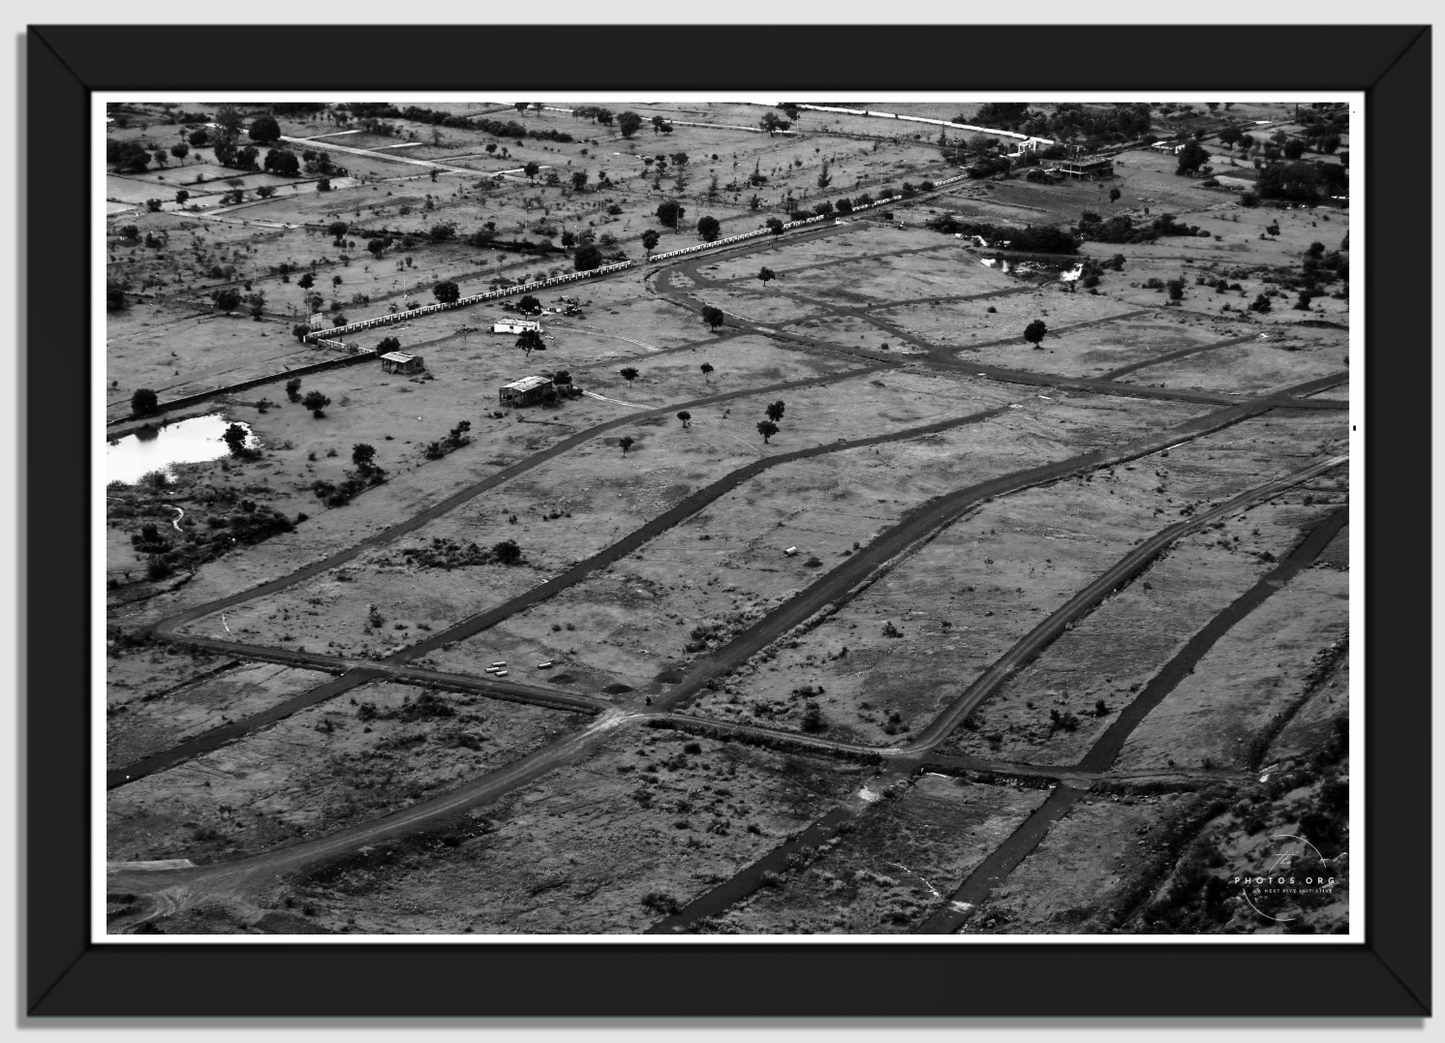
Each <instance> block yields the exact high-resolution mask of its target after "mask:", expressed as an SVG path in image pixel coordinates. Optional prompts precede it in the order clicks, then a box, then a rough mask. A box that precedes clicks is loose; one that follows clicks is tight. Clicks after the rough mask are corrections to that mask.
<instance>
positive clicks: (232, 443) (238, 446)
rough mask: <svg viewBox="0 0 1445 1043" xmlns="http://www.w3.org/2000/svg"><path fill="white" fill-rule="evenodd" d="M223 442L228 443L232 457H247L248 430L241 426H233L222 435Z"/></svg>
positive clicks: (227, 446)
mask: <svg viewBox="0 0 1445 1043" xmlns="http://www.w3.org/2000/svg"><path fill="white" fill-rule="evenodd" d="M221 441H223V442H225V443H226V448H227V449H229V450H230V452H231V455H232V456H238V457H239V456H245V455H246V429H245V428H244V427H242V426H241V425H240V424H232V425H231V426H230V427H228V428H226V432H225V434H223V435H221Z"/></svg>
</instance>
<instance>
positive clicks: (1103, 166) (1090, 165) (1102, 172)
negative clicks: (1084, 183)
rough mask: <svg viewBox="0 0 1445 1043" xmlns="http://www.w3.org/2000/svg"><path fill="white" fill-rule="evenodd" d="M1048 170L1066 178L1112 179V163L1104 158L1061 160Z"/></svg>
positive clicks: (1084, 157)
mask: <svg viewBox="0 0 1445 1043" xmlns="http://www.w3.org/2000/svg"><path fill="white" fill-rule="evenodd" d="M1049 169H1050V170H1055V171H1058V172H1059V173H1060V174H1064V175H1067V176H1068V177H1077V178H1083V179H1086V180H1092V179H1094V178H1099V177H1113V176H1114V161H1113V160H1112V159H1108V158H1105V157H1094V156H1080V157H1078V158H1077V159H1061V160H1059V161H1057V162H1056V163H1055V164H1054V165H1053V166H1051V167H1050V168H1049Z"/></svg>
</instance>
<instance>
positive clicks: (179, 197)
mask: <svg viewBox="0 0 1445 1043" xmlns="http://www.w3.org/2000/svg"><path fill="white" fill-rule="evenodd" d="M190 198H191V194H190V193H189V192H187V191H186V190H185V189H184V188H183V189H180V190H179V191H178V192H176V206H185V205H186V200H187V199H190Z"/></svg>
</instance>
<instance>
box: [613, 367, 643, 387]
mask: <svg viewBox="0 0 1445 1043" xmlns="http://www.w3.org/2000/svg"><path fill="white" fill-rule="evenodd" d="M617 374H618V376H620V377H621V378H622V379H623V380H625V381H627V386H628V387H631V386H632V382H633V381H634V380H636V379H637V378H638V376H639V375H640V374H639V373H638V372H637V370H635V369H633V368H632V367H631V366H628V367H627V368H626V369H622V370H618V371H617Z"/></svg>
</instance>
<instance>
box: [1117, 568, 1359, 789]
mask: <svg viewBox="0 0 1445 1043" xmlns="http://www.w3.org/2000/svg"><path fill="white" fill-rule="evenodd" d="M1348 598H1349V575H1348V573H1346V572H1343V571H1341V570H1338V569H1331V568H1314V569H1307V570H1305V571H1304V572H1302V573H1300V574H1299V575H1298V576H1296V577H1295V578H1294V579H1292V580H1290V581H1289V583H1288V584H1287V585H1286V586H1285V587H1284V588H1283V589H1282V590H1280V591H1279V593H1277V594H1274V595H1273V596H1272V597H1270V599H1269V600H1268V601H1266V602H1265V603H1264V604H1263V605H1261V606H1260V607H1259V608H1257V609H1255V610H1254V612H1252V613H1250V614H1249V615H1248V616H1246V617H1245V618H1244V619H1243V620H1242V621H1241V622H1240V623H1239V624H1238V625H1236V626H1235V627H1233V628H1232V629H1231V630H1230V631H1229V632H1228V633H1227V634H1225V636H1224V637H1223V638H1221V639H1220V640H1219V642H1218V643H1217V644H1216V645H1215V646H1214V647H1213V648H1212V649H1210V651H1209V653H1208V654H1207V655H1206V656H1205V657H1204V658H1203V659H1202V660H1200V662H1199V665H1198V666H1197V667H1196V668H1195V670H1194V671H1193V673H1192V674H1191V675H1190V676H1189V677H1186V678H1185V679H1184V680H1183V681H1182V682H1181V683H1180V684H1179V685H1178V686H1177V687H1176V688H1175V689H1174V690H1173V691H1172V692H1170V693H1169V695H1168V696H1167V697H1166V698H1165V700H1164V701H1163V702H1162V703H1161V704H1160V705H1159V706H1158V707H1156V708H1155V709H1154V711H1153V712H1152V713H1151V714H1150V715H1149V716H1148V717H1147V718H1146V719H1145V720H1144V721H1143V723H1142V724H1140V725H1139V727H1138V728H1137V729H1135V731H1134V733H1133V735H1131V736H1130V738H1129V741H1128V743H1127V744H1126V745H1125V746H1124V749H1123V751H1122V752H1121V753H1120V755H1119V760H1118V762H1117V768H1118V770H1119V771H1121V772H1127V771H1137V770H1143V769H1148V768H1157V767H1159V766H1161V765H1164V764H1167V763H1169V762H1177V763H1180V764H1190V765H1193V764H1196V763H1198V764H1205V765H1206V766H1208V765H1217V766H1219V767H1221V768H1243V769H1248V768H1250V767H1253V766H1254V764H1253V763H1252V761H1253V759H1254V758H1255V757H1256V756H1258V755H1262V756H1265V757H1268V756H1270V754H1269V753H1268V751H1267V749H1265V748H1264V747H1263V745H1262V744H1261V743H1260V742H1259V741H1258V740H1260V739H1261V738H1262V737H1263V736H1264V735H1265V734H1266V732H1267V729H1268V727H1269V725H1270V723H1271V722H1272V721H1274V720H1275V719H1278V718H1284V717H1287V716H1289V715H1290V714H1291V713H1292V711H1293V710H1294V708H1295V707H1296V706H1297V705H1301V704H1302V701H1303V700H1306V699H1308V698H1311V697H1313V698H1314V699H1318V700H1319V701H1320V702H1322V703H1324V702H1326V700H1327V699H1329V698H1330V697H1331V696H1329V695H1323V696H1322V695H1319V694H1315V693H1314V692H1313V690H1312V689H1313V685H1314V683H1317V682H1318V681H1319V680H1321V678H1317V677H1316V676H1315V673H1316V668H1317V667H1318V666H1319V665H1320V663H1321V662H1322V661H1323V660H1322V658H1321V657H1322V656H1323V657H1324V658H1325V659H1328V657H1329V653H1330V649H1331V647H1332V646H1334V645H1335V644H1336V643H1337V642H1341V641H1343V640H1344V639H1345V637H1346V634H1347V632H1348V629H1349V604H1348ZM1333 697H1335V698H1338V699H1339V700H1340V701H1341V702H1343V701H1344V699H1345V692H1344V691H1343V690H1341V689H1338V688H1337V689H1336V690H1335V692H1334V696H1333Z"/></svg>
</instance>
